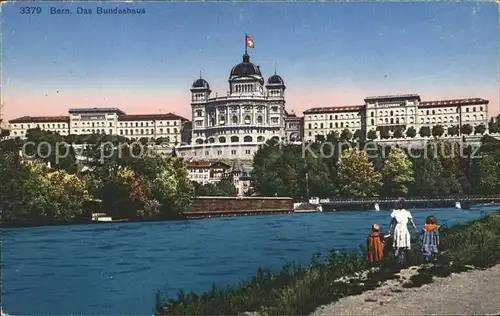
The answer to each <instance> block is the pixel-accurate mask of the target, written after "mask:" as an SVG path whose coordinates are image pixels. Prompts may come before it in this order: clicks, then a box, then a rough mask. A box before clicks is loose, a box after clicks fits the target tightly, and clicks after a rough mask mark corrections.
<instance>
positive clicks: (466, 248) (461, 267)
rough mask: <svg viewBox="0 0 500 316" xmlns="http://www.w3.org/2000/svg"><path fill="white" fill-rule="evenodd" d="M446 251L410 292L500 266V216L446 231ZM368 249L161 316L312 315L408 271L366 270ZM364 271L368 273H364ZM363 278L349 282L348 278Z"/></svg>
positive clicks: (168, 309) (163, 308) (264, 275)
mask: <svg viewBox="0 0 500 316" xmlns="http://www.w3.org/2000/svg"><path fill="white" fill-rule="evenodd" d="M441 243H442V247H441V248H442V252H441V254H440V257H439V258H438V260H437V261H436V262H435V263H434V264H433V265H432V266H422V267H420V268H419V269H418V274H416V275H415V276H413V277H412V278H411V284H407V285H406V286H407V287H418V286H420V285H423V284H426V283H431V282H432V280H433V276H449V275H450V274H451V273H457V272H464V271H467V270H470V267H471V266H474V267H476V268H486V267H490V266H493V265H495V264H496V263H498V262H500V215H499V214H498V213H495V214H494V215H490V216H488V217H484V218H482V219H479V220H476V221H473V222H470V223H467V224H458V225H454V226H453V227H450V228H443V229H442V231H441ZM417 249H418V245H415V247H414V248H413V251H412V252H411V253H410V255H409V262H408V265H415V264H417V263H418V253H417V251H416V250H417ZM367 268H368V267H367V266H366V263H365V256H364V249H362V250H361V251H358V252H353V253H338V252H331V253H330V255H329V256H328V258H326V260H324V261H322V260H321V258H320V256H319V255H316V256H315V257H313V259H312V260H311V264H310V265H309V266H307V267H296V266H295V265H293V264H289V265H287V266H285V267H284V268H283V269H282V271H280V272H279V273H276V274H272V273H270V272H265V271H262V270H259V273H258V275H257V277H255V278H254V279H253V280H251V281H250V282H246V283H242V284H240V285H238V286H237V287H234V288H224V289H219V288H217V287H215V286H214V287H213V288H212V289H211V290H210V291H208V292H205V293H204V294H203V295H196V294H186V293H182V292H181V293H180V294H179V296H178V297H177V299H176V300H170V301H169V302H167V303H165V304H164V303H162V302H161V300H159V299H158V304H157V313H158V314H160V315H179V314H191V315H194V314H198V315H200V314H205V315H206V314H221V313H222V314H241V313H245V312H249V311H257V312H258V313H259V314H268V315H283V314H288V315H294V314H310V313H313V312H314V311H315V310H316V309H317V308H318V307H319V306H322V305H325V304H329V303H331V302H334V301H337V300H339V299H341V298H344V297H347V296H352V295H358V294H361V293H364V292H367V291H370V290H374V289H376V288H378V287H379V286H381V285H382V284H383V283H384V282H386V281H388V280H390V279H397V278H398V276H397V274H398V273H399V272H400V271H401V270H402V269H403V268H405V267H404V266H395V265H394V264H393V263H392V262H389V261H386V262H384V263H383V264H382V265H381V267H380V268H378V269H372V270H369V271H368V270H367ZM363 272H364V273H363ZM356 274H357V275H358V276H357V277H354V278H351V279H350V280H349V281H348V282H347V281H346V276H353V275H356Z"/></svg>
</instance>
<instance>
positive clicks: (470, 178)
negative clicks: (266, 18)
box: [251, 133, 500, 201]
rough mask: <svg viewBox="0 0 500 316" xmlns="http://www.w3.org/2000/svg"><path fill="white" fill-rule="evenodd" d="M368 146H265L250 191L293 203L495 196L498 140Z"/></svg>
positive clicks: (330, 138)
mask: <svg viewBox="0 0 500 316" xmlns="http://www.w3.org/2000/svg"><path fill="white" fill-rule="evenodd" d="M325 144H328V146H325ZM332 144H333V146H332ZM371 144H372V145H374V146H375V147H374V148H373V149H374V150H372V151H369V152H368V151H367V150H364V148H365V145H364V143H363V142H350V143H349V142H346V140H345V138H343V137H342V135H340V136H339V135H338V134H336V133H330V134H328V135H327V136H326V137H322V136H319V137H316V140H315V141H314V142H312V143H310V144H308V145H307V146H308V147H307V148H308V150H304V148H305V147H304V146H300V145H283V144H278V143H276V142H272V141H269V142H267V143H266V146H263V147H262V148H260V149H259V151H258V152H257V153H256V154H255V156H254V160H253V166H254V169H253V174H252V181H251V183H252V188H253V189H254V190H255V192H257V193H260V194H262V195H264V194H265V195H271V196H290V197H293V198H294V199H295V200H297V201H303V200H306V199H307V198H309V197H319V198H343V197H375V196H383V197H404V196H429V197H430V196H449V195H462V194H477V195H495V194H500V141H499V140H497V139H495V138H493V137H491V136H489V135H484V136H483V137H482V141H481V145H480V147H479V148H475V147H473V146H470V145H469V144H467V143H464V142H450V141H446V140H439V139H436V140H431V141H430V142H427V143H426V145H425V146H424V147H422V148H419V149H408V148H398V147H388V146H382V145H376V144H374V143H371ZM337 149H338V150H337ZM410 150H411V151H410Z"/></svg>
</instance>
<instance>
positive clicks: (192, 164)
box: [185, 160, 230, 169]
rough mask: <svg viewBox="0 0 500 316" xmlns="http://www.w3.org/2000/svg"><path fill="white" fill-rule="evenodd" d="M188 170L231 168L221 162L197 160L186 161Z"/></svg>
mask: <svg viewBox="0 0 500 316" xmlns="http://www.w3.org/2000/svg"><path fill="white" fill-rule="evenodd" d="M185 165H186V168H191V169H194V168H217V167H219V168H224V169H229V168H230V166H229V165H227V164H225V163H223V162H220V161H211V160H195V161H186V162H185Z"/></svg>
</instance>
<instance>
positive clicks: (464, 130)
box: [460, 124, 473, 135]
mask: <svg viewBox="0 0 500 316" xmlns="http://www.w3.org/2000/svg"><path fill="white" fill-rule="evenodd" d="M472 131H473V129H472V126H471V125H470V124H464V125H462V127H461V128H460V132H461V133H462V134H465V135H470V134H472Z"/></svg>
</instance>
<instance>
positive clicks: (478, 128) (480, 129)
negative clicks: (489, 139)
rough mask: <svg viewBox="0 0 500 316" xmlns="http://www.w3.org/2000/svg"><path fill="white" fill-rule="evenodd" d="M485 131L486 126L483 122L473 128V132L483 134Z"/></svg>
mask: <svg viewBox="0 0 500 316" xmlns="http://www.w3.org/2000/svg"><path fill="white" fill-rule="evenodd" d="M485 132H486V126H484V124H479V125H477V126H476V127H475V128H474V134H484V133H485Z"/></svg>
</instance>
